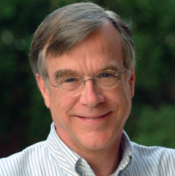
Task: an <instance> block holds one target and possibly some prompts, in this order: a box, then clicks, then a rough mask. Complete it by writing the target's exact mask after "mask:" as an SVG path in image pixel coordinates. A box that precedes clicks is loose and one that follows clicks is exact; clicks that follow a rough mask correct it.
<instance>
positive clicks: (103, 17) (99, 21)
mask: <svg viewBox="0 0 175 176" xmlns="http://www.w3.org/2000/svg"><path fill="white" fill-rule="evenodd" d="M106 22H110V23H112V24H113V25H114V27H115V28H116V29H117V31H118V32H119V34H120V36H121V40H122V44H123V55H124V66H125V68H126V69H130V68H131V66H132V65H134V64H135V49H134V44H133V41H132V35H131V32H130V30H129V28H128V26H127V25H126V24H125V23H124V22H123V21H122V20H121V18H120V16H118V15H117V14H116V13H114V12H112V11H105V10H104V9H103V8H101V7H99V6H98V5H96V4H94V3H75V4H71V5H68V6H65V7H62V8H60V9H57V10H55V11H54V12H52V13H51V14H50V15H48V16H47V17H46V19H45V20H44V21H43V22H42V23H41V24H40V26H39V27H38V29H37V30H36V32H35V34H34V37H33V41H32V45H31V49H30V63H31V66H32V70H33V72H34V74H36V73H39V75H40V76H41V77H42V79H44V80H46V78H47V62H46V58H47V57H49V56H53V57H56V56H60V55H62V54H64V53H65V52H68V51H69V50H70V48H71V47H72V46H74V45H75V44H77V43H78V42H80V41H82V40H83V39H84V38H85V37H86V36H88V34H90V33H91V32H92V31H93V30H95V29H97V28H98V27H100V26H102V25H104V24H105V23H106Z"/></svg>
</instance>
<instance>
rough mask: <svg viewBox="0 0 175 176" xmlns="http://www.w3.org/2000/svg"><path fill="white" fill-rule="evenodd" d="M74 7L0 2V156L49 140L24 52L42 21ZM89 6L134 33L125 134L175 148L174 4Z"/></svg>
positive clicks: (157, 0)
mask: <svg viewBox="0 0 175 176" xmlns="http://www.w3.org/2000/svg"><path fill="white" fill-rule="evenodd" d="M74 2H80V1H76V0H30V1H29V0H6V1H3V0H1V1H0V99H1V100H0V157H6V156H8V155H10V154H13V153H15V152H18V151H21V150H22V149H24V148H25V147H27V146H29V145H31V144H34V143H36V142H38V141H42V140H45V139H46V138H47V135H48V133H49V129H50V124H51V121H52V120H51V116H50V112H49V110H48V109H47V108H46V107H45V105H44V101H43V99H42V97H41V94H40V92H39V90H38V89H37V86H36V83H35V78H34V76H33V74H32V71H31V68H30V64H29V57H28V53H29V48H30V43H31V40H32V36H33V33H34V32H35V30H36V28H37V26H38V25H39V24H40V23H41V21H42V20H43V19H44V18H45V16H46V15H47V14H49V13H51V12H52V11H53V10H55V9H57V8H59V7H61V6H64V5H67V4H70V3H74ZM91 2H95V3H97V4H99V5H101V6H102V7H104V8H105V9H108V10H112V11H115V12H116V13H118V14H119V15H120V16H121V17H122V18H123V20H124V21H125V22H126V23H127V24H128V25H129V27H130V29H131V31H132V33H133V40H134V43H135V46H136V62H137V64H136V86H135V97H134V98H133V107H132V112H131V115H130V117H129V119H128V121H127V123H126V126H125V130H126V131H127V133H128V134H129V136H130V138H131V140H133V141H135V142H138V143H140V144H143V145H161V146H165V147H172V148H175V137H174V134H175V69H174V67H175V1H174V0H166V1H164V0H154V1H153V0H132V1H131V0H92V1H91Z"/></svg>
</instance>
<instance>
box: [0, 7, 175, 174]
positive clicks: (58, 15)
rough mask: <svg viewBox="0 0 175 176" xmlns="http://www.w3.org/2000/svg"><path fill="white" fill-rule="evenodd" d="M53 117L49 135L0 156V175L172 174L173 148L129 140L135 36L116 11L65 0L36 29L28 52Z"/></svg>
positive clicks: (174, 157)
mask: <svg viewBox="0 0 175 176" xmlns="http://www.w3.org/2000/svg"><path fill="white" fill-rule="evenodd" d="M30 61H31V65H32V69H33V72H34V74H35V76H36V80H37V84H38V86H39V89H40V91H41V94H42V96H43V98H44V101H45V104H46V106H47V107H48V108H49V109H50V112H51V116H52V119H53V124H52V125H51V132H50V134H49V136H48V139H47V140H46V141H44V142H40V143H38V144H35V145H33V146H30V147H28V148H26V149H25V150H23V151H22V152H20V153H18V154H15V155H12V156H10V157H8V158H4V159H1V160H0V175H3V176H7V175H8V176H11V175H13V176H19V175H20V176H21V175H30V176H31V175H35V176H36V175H37V176H38V175H39V176H40V175H41V176H45V175H49V176H58V175H59V176H64V175H85V176H86V175H87V176H93V175H97V176H109V175H112V176H116V175H127V176H128V175H132V176H148V175H149V176H150V175H152V176H153V175H154V176H155V175H166V176H167V175H168V176H173V175H175V169H174V164H175V151H174V150H171V149H165V148H161V147H150V148H147V147H144V146H140V145H137V144H135V143H133V142H130V140H129V138H128V136H127V134H126V133H125V132H124V131H123V128H124V125H125V122H126V120H127V118H128V116H129V114H130V110H131V99H132V97H133V96H134V84H135V73H134V63H135V59H134V44H133V41H132V36H131V33H130V30H129V29H128V27H127V25H126V24H125V23H124V22H123V21H122V20H121V19H120V17H119V16H118V15H116V14H115V13H113V12H111V11H104V9H102V8H101V7H99V6H97V5H96V4H93V3H77V4H72V5H69V6H65V7H63V8H61V9H58V10H56V11H54V12H53V13H52V14H50V15H49V16H48V17H47V18H46V19H45V20H44V21H43V22H42V23H41V25H40V26H39V28H38V29H37V31H36V33H35V35H34V38H33V42H32V46H31V52H30Z"/></svg>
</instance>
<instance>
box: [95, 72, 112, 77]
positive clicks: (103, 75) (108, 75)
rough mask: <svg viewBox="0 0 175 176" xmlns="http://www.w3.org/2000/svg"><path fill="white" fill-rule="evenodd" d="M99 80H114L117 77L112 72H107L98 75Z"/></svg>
mask: <svg viewBox="0 0 175 176" xmlns="http://www.w3.org/2000/svg"><path fill="white" fill-rule="evenodd" d="M97 77H98V78H112V77H115V74H114V73H113V72H110V71H105V72H101V73H99V74H98V75H97Z"/></svg>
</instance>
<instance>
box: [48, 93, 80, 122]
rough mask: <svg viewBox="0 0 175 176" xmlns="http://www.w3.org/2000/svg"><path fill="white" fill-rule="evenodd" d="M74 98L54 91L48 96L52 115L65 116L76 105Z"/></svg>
mask: <svg viewBox="0 0 175 176" xmlns="http://www.w3.org/2000/svg"><path fill="white" fill-rule="evenodd" d="M76 102H77V100H76V98H72V97H68V96H65V95H63V94H62V93H61V92H58V91H57V92H55V93H53V94H52V95H51V96H50V111H51V114H52V117H53V118H54V119H55V118H57V119H59V116H61V117H62V116H65V115H66V114H68V113H69V111H71V110H72V109H73V108H74V106H75V105H76Z"/></svg>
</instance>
